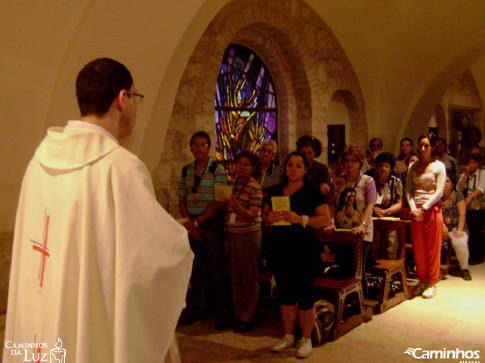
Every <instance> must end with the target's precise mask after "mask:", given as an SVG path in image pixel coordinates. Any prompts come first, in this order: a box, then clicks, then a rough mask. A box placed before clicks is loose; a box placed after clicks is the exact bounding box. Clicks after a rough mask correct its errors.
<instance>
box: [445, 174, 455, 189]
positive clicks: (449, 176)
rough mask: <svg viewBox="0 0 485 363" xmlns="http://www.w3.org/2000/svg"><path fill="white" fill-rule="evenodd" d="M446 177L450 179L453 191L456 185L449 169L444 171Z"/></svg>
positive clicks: (453, 175)
mask: <svg viewBox="0 0 485 363" xmlns="http://www.w3.org/2000/svg"><path fill="white" fill-rule="evenodd" d="M446 177H447V178H450V181H451V184H453V189H455V187H456V183H457V180H456V175H455V173H453V171H451V170H450V169H446Z"/></svg>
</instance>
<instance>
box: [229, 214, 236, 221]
mask: <svg viewBox="0 0 485 363" xmlns="http://www.w3.org/2000/svg"><path fill="white" fill-rule="evenodd" d="M229 224H236V213H231V214H230V215H229Z"/></svg>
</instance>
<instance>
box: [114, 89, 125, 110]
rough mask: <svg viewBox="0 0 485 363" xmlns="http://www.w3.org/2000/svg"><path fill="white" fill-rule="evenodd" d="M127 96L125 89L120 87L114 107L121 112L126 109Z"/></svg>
mask: <svg viewBox="0 0 485 363" xmlns="http://www.w3.org/2000/svg"><path fill="white" fill-rule="evenodd" d="M127 98H128V93H127V92H126V90H124V89H122V90H121V91H120V92H119V93H118V96H117V97H116V99H115V105H116V109H117V110H118V111H120V112H121V113H123V111H124V110H125V109H126V103H127Z"/></svg>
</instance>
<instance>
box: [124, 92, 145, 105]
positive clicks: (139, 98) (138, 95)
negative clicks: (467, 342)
mask: <svg viewBox="0 0 485 363" xmlns="http://www.w3.org/2000/svg"><path fill="white" fill-rule="evenodd" d="M126 94H127V95H128V96H130V95H133V96H135V102H136V103H138V104H140V103H141V102H142V101H143V99H144V98H145V96H143V95H142V94H141V93H136V92H126Z"/></svg>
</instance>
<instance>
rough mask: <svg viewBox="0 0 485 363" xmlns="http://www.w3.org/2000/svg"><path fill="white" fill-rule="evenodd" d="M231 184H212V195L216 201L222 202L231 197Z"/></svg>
mask: <svg viewBox="0 0 485 363" xmlns="http://www.w3.org/2000/svg"><path fill="white" fill-rule="evenodd" d="M231 195H232V186H230V185H214V197H215V200H217V201H218V202H223V201H225V200H226V199H228V198H231Z"/></svg>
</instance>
